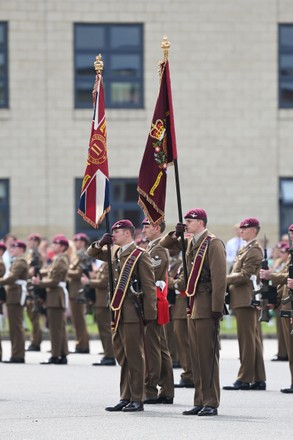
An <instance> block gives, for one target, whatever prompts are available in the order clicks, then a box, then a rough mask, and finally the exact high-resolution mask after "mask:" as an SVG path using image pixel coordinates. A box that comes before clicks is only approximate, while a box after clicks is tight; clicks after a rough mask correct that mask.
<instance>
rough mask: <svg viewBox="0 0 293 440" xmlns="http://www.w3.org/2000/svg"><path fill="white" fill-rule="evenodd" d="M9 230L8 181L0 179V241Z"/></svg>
mask: <svg viewBox="0 0 293 440" xmlns="http://www.w3.org/2000/svg"><path fill="white" fill-rule="evenodd" d="M9 230H10V225H9V180H8V179H0V239H2V238H3V237H4V235H5V234H7V233H8V232H9Z"/></svg>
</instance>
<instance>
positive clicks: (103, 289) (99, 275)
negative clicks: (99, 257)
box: [90, 262, 110, 307]
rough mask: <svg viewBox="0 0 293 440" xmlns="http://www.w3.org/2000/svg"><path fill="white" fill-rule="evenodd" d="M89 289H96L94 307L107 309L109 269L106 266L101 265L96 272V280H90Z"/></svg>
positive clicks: (105, 264) (108, 300) (104, 264)
mask: <svg viewBox="0 0 293 440" xmlns="http://www.w3.org/2000/svg"><path fill="white" fill-rule="evenodd" d="M90 287H93V288H94V289H96V301H95V303H94V307H108V306H109V302H110V295H109V269H108V264H107V263H106V262H104V263H103V264H101V266H100V267H99V269H98V270H97V272H96V278H94V279H91V280H90Z"/></svg>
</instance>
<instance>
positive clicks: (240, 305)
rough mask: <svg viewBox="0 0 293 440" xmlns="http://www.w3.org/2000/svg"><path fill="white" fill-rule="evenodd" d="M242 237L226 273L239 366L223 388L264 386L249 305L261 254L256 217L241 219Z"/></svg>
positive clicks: (254, 318)
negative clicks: (231, 381)
mask: <svg viewBox="0 0 293 440" xmlns="http://www.w3.org/2000/svg"><path fill="white" fill-rule="evenodd" d="M240 230H241V237H242V238H243V240H244V241H245V242H246V245H245V246H244V247H243V248H242V249H240V250H239V252H238V254H237V257H236V259H235V262H234V265H233V267H232V270H231V273H230V274H229V275H228V276H227V285H228V288H229V292H230V308H231V309H232V310H233V311H234V313H235V317H236V324H237V337H238V345H239V353H240V364H241V365H240V368H239V371H238V376H237V379H236V381H235V382H234V383H233V384H232V385H231V386H230V385H229V386H224V387H223V389H224V390H249V389H250V390H265V389H266V382H265V380H266V374H265V367H264V359H263V350H262V342H261V335H260V331H259V329H260V327H259V322H258V316H259V313H258V310H257V308H255V307H253V306H251V300H252V298H253V285H252V282H251V276H253V275H255V276H256V277H257V278H259V271H260V267H261V262H262V258H263V252H262V249H261V247H260V245H259V243H258V242H257V238H256V237H257V234H258V233H259V230H260V224H259V221H258V220H257V219H256V218H246V219H244V220H243V221H242V222H241V223H240Z"/></svg>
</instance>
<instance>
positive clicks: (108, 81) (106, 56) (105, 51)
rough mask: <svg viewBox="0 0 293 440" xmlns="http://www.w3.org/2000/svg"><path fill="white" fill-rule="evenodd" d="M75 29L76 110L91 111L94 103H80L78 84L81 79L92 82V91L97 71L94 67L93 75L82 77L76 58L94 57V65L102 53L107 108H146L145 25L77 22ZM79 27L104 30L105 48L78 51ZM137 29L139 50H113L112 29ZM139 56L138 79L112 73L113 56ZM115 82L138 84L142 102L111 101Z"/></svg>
mask: <svg viewBox="0 0 293 440" xmlns="http://www.w3.org/2000/svg"><path fill="white" fill-rule="evenodd" d="M73 26H74V29H73V34H74V38H73V52H74V108H75V109H89V108H92V101H91V99H89V101H88V102H86V103H82V102H79V101H78V97H77V95H78V93H77V92H78V83H79V81H80V79H81V78H82V79H86V80H87V81H90V80H91V89H92V87H93V85H94V81H95V71H94V66H93V71H92V75H91V76H90V75H88V76H84V77H80V76H79V75H78V73H77V70H78V67H77V61H76V57H77V55H82V54H84V55H92V57H93V59H92V65H93V64H94V61H95V57H96V56H97V55H98V54H99V53H101V55H102V60H103V61H104V72H103V79H104V91H105V106H106V108H108V109H142V108H144V26H143V23H80V22H76V23H74V25H73ZM78 26H91V27H95V26H96V27H101V28H102V29H103V32H104V35H105V48H99V47H98V46H97V48H96V49H95V50H93V49H77V36H76V34H77V30H78ZM114 26H115V27H121V28H122V27H126V26H131V27H137V29H138V30H139V33H140V40H141V41H140V44H138V48H133V49H131V48H128V49H125V50H121V48H118V49H111V47H110V33H111V27H114ZM123 54H125V56H127V55H131V54H135V55H139V57H140V60H139V61H140V63H139V64H140V67H139V72H140V75H139V76H138V77H137V78H131V77H130V76H128V77H127V76H125V77H123V78H121V77H115V75H113V74H112V73H111V57H112V56H113V55H123ZM107 72H109V73H107ZM113 82H118V83H126V82H127V83H129V82H130V83H132V84H138V85H139V95H140V100H139V101H138V102H137V103H122V104H119V103H115V102H113V101H111V86H112V84H113Z"/></svg>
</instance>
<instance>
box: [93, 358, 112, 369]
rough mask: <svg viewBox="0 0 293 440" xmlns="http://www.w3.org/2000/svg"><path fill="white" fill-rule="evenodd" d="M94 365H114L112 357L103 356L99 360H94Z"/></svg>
mask: <svg viewBox="0 0 293 440" xmlns="http://www.w3.org/2000/svg"><path fill="white" fill-rule="evenodd" d="M93 365H94V366H95V367H110V366H114V365H116V361H115V359H114V358H108V357H103V359H101V360H100V362H95V363H94V364H93Z"/></svg>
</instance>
